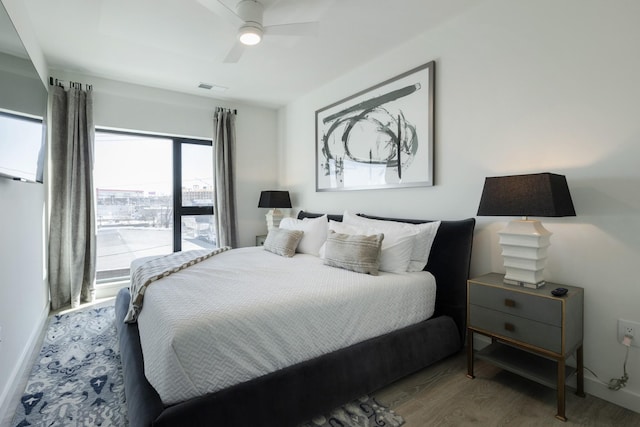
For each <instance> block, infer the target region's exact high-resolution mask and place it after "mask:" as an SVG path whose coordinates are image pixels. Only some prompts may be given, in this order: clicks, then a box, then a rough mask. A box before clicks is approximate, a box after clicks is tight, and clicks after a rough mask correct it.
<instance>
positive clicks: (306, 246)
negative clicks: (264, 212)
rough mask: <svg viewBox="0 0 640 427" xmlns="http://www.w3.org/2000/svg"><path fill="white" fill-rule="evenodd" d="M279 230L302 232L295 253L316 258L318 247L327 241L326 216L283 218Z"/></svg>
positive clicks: (327, 226)
mask: <svg viewBox="0 0 640 427" xmlns="http://www.w3.org/2000/svg"><path fill="white" fill-rule="evenodd" d="M280 228H284V229H286V230H301V231H303V232H304V235H303V236H302V240H300V244H298V248H297V249H296V252H299V253H302V254H309V255H315V256H318V254H319V252H320V247H321V246H322V245H323V244H324V242H325V241H326V240H327V230H328V228H329V225H328V221H327V216H326V215H322V216H321V217H318V218H305V219H296V218H284V219H283V220H282V221H280Z"/></svg>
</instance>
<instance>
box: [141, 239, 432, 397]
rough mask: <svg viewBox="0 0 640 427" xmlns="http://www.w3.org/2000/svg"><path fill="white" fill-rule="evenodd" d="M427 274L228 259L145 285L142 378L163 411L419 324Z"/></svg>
mask: <svg viewBox="0 0 640 427" xmlns="http://www.w3.org/2000/svg"><path fill="white" fill-rule="evenodd" d="M435 295H436V284H435V279H434V277H433V276H432V275H431V274H430V273H427V272H415V273H404V274H392V273H384V272H381V273H380V275H379V276H369V275H366V274H360V273H354V272H351V271H347V270H342V269H339V268H334V267H329V266H325V265H323V261H322V259H320V258H318V257H315V256H312V255H304V254H296V255H295V256H294V257H293V258H285V257H281V256H278V255H275V254H272V253H269V252H267V251H265V250H263V249H262V248H260V247H256V248H241V249H235V250H232V251H227V252H224V253H221V254H219V255H216V256H215V257H212V258H209V259H207V260H204V261H202V262H200V263H199V264H196V265H194V266H191V267H189V268H187V269H185V270H182V271H179V272H176V273H174V274H172V275H171V276H168V277H165V278H163V279H160V280H158V281H157V282H155V283H154V284H152V285H151V286H150V287H149V288H148V289H147V291H146V293H145V300H144V308H143V310H142V311H141V312H140V315H139V317H138V327H139V329H140V341H141V344H142V351H143V355H144V368H145V375H146V376H147V379H148V380H149V382H150V383H151V385H152V386H153V387H154V388H155V389H156V390H157V391H158V394H159V395H160V397H161V399H162V401H163V403H164V404H167V405H169V404H173V403H177V402H181V401H184V400H187V399H190V398H193V397H196V396H200V395H202V394H205V393H210V392H214V391H217V390H220V389H223V388H226V387H229V386H231V385H234V384H237V383H240V382H244V381H248V380H250V379H253V378H256V377H259V376H262V375H265V374H267V373H270V372H273V371H276V370H278V369H282V368H284V367H287V366H290V365H293V364H296V363H299V362H302V361H305V360H309V359H312V358H314V357H317V356H320V355H322V354H325V353H329V352H332V351H334V350H337V349H339V348H343V347H347V346H349V345H351V344H355V343H357V342H360V341H363V340H366V339H369V338H372V337H375V336H378V335H382V334H385V333H388V332H391V331H393V330H395V329H399V328H402V327H404V326H408V325H411V324H414V323H417V322H420V321H422V320H425V319H427V318H429V317H431V315H432V314H433V309H434V303H435Z"/></svg>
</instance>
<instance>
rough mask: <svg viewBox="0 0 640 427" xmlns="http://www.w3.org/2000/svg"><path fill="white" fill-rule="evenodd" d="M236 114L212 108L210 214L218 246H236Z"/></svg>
mask: <svg viewBox="0 0 640 427" xmlns="http://www.w3.org/2000/svg"><path fill="white" fill-rule="evenodd" d="M235 145H236V114H235V112H233V111H231V110H229V109H226V108H220V107H218V108H216V111H215V115H214V117H213V181H214V183H213V198H214V201H213V215H214V219H215V222H214V224H215V226H216V236H217V241H218V247H222V246H231V247H232V248H235V247H237V242H238V232H237V219H236V197H235V176H234V173H235V171H234V163H233V157H234V150H235Z"/></svg>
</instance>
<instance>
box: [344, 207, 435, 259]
mask: <svg viewBox="0 0 640 427" xmlns="http://www.w3.org/2000/svg"><path fill="white" fill-rule="evenodd" d="M342 221H343V222H344V223H345V224H348V225H355V226H360V227H368V228H373V229H376V230H379V232H382V233H384V234H385V240H386V239H390V236H391V235H395V234H396V233H400V235H401V236H403V235H405V234H407V233H408V234H413V235H414V241H413V247H412V250H411V255H410V259H409V263H408V265H407V269H406V271H422V270H423V269H424V267H425V266H426V265H427V261H429V253H430V252H431V246H432V245H433V241H434V239H435V237H436V233H437V232H438V228H439V227H440V221H432V222H426V223H422V224H408V223H405V222H396V221H385V220H379V219H370V218H363V217H361V216H357V215H354V214H352V213H350V212H345V213H344V215H343V219H342ZM383 250H384V245H383Z"/></svg>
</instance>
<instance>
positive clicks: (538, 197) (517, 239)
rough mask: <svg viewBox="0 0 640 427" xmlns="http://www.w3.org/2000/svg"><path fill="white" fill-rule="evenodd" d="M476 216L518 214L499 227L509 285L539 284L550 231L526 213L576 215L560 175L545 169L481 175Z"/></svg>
mask: <svg viewBox="0 0 640 427" xmlns="http://www.w3.org/2000/svg"><path fill="white" fill-rule="evenodd" d="M478 216H520V217H522V219H517V220H512V221H510V222H509V223H508V224H507V227H506V228H505V229H504V230H502V231H500V232H499V233H498V234H500V245H501V246H502V256H503V257H504V268H505V270H506V274H505V277H504V282H505V283H508V284H511V285H518V286H525V287H529V288H539V287H541V286H543V285H544V283H545V281H544V279H543V277H542V273H543V270H544V267H545V264H546V262H547V249H548V247H549V245H550V237H551V232H549V231H548V230H547V229H546V228H544V227H543V226H542V223H541V222H540V221H538V220H532V219H529V218H528V217H530V216H537V217H562V216H576V211H575V209H574V207H573V201H572V200H571V194H570V193H569V187H568V185H567V179H566V178H565V176H564V175H557V174H553V173H549V172H545V173H537V174H527V175H511V176H498V177H489V178H486V179H485V182H484V188H483V190H482V197H481V198H480V206H479V207H478Z"/></svg>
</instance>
